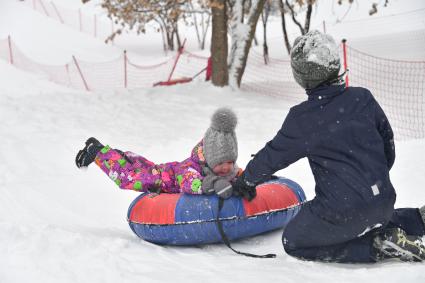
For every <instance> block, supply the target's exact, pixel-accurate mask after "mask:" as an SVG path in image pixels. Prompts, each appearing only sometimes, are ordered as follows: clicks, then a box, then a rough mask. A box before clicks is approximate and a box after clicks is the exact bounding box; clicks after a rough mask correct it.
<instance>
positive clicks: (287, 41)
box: [279, 0, 291, 55]
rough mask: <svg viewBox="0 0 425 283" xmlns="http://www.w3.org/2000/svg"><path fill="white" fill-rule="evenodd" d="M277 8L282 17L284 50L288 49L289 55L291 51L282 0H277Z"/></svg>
mask: <svg viewBox="0 0 425 283" xmlns="http://www.w3.org/2000/svg"><path fill="white" fill-rule="evenodd" d="M279 10H280V16H281V18H282V31H283V38H284V39H285V45H286V50H287V51H288V55H289V54H290V53H291V44H290V43H289V38H288V32H287V31H286V21H285V7H284V4H283V0H279Z"/></svg>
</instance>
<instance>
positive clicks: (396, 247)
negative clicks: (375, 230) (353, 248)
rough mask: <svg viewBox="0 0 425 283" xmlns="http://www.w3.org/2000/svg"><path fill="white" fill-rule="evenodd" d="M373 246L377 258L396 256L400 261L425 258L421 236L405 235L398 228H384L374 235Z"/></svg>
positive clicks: (424, 248)
mask: <svg viewBox="0 0 425 283" xmlns="http://www.w3.org/2000/svg"><path fill="white" fill-rule="evenodd" d="M373 246H374V248H375V251H376V257H377V259H378V260H381V259H388V258H398V259H400V260H402V261H422V260H425V246H424V243H423V242H422V237H419V236H411V235H406V232H405V231H404V230H402V229H400V228H391V229H386V230H385V231H384V232H383V233H382V234H379V235H377V236H376V237H375V239H374V243H373Z"/></svg>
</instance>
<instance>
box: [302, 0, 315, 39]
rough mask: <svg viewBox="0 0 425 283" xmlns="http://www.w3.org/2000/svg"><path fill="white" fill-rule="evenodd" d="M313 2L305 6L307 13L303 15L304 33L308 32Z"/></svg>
mask: <svg viewBox="0 0 425 283" xmlns="http://www.w3.org/2000/svg"><path fill="white" fill-rule="evenodd" d="M313 2H314V1H312V0H310V1H308V4H307V13H306V14H305V23H304V31H305V32H306V33H307V32H308V31H309V30H310V20H311V12H312V11H313Z"/></svg>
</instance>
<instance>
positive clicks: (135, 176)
mask: <svg viewBox="0 0 425 283" xmlns="http://www.w3.org/2000/svg"><path fill="white" fill-rule="evenodd" d="M95 162H96V164H97V165H98V166H99V167H100V168H101V169H102V170H103V172H105V173H106V174H107V175H108V176H109V177H110V178H111V179H112V180H113V181H114V182H115V183H116V184H117V185H118V186H119V187H120V188H121V189H126V190H135V191H141V192H146V191H158V190H159V189H160V191H162V192H166V193H180V192H184V193H188V194H202V190H201V186H202V180H203V178H204V177H203V175H202V167H203V166H206V162H205V157H204V153H203V141H201V142H199V143H198V144H197V145H196V146H195V147H194V148H193V150H192V153H191V156H190V157H189V158H187V159H185V160H184V161H182V162H167V163H164V164H155V163H153V162H151V161H149V160H147V159H146V158H144V157H142V156H140V155H137V154H135V153H132V152H129V151H127V152H121V151H120V150H116V149H112V148H110V147H109V146H105V147H104V148H103V149H102V150H101V151H99V153H98V154H97V156H96V159H95Z"/></svg>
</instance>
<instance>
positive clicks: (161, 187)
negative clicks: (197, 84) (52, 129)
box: [76, 108, 242, 198]
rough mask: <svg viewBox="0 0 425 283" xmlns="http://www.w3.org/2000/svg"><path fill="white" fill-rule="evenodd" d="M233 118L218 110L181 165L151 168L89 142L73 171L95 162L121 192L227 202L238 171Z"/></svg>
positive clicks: (128, 154) (148, 163) (141, 159)
mask: <svg viewBox="0 0 425 283" xmlns="http://www.w3.org/2000/svg"><path fill="white" fill-rule="evenodd" d="M236 124H237V118H236V115H235V113H234V112H233V111H232V110H231V109H228V108H220V109H218V110H217V111H216V112H215V113H214V114H213V116H212V118H211V126H210V127H209V128H208V130H207V131H206V133H205V135H204V138H203V139H202V140H201V141H200V142H199V143H198V144H197V145H196V146H195V147H194V148H193V150H192V154H191V156H190V157H189V158H187V159H185V160H184V161H182V162H168V163H164V164H154V163H153V162H151V161H149V160H147V159H146V158H144V157H142V156H140V155H137V154H135V153H132V152H122V151H120V150H118V149H112V148H110V147H109V146H103V145H102V144H101V143H100V142H99V141H98V140H96V139H95V138H89V139H88V140H87V141H86V146H85V147H84V148H83V149H82V150H80V151H79V152H78V154H77V156H76V164H77V167H78V168H80V167H86V166H88V165H89V164H91V163H92V162H93V161H95V163H96V165H97V166H99V167H100V168H101V169H102V170H103V171H104V172H105V173H106V174H107V175H108V176H109V177H110V178H111V179H112V180H113V181H114V182H115V183H116V184H117V185H118V186H119V187H120V188H121V189H128V190H135V191H141V192H146V191H154V192H165V193H180V192H184V193H188V194H212V193H214V192H215V193H217V195H218V196H219V197H222V198H228V197H230V196H231V195H232V186H231V184H230V182H231V181H232V180H234V179H235V178H236V177H237V175H238V174H240V173H241V171H242V170H241V169H239V167H238V166H237V165H236V159H237V157H238V146H237V140H236V134H235V127H236Z"/></svg>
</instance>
